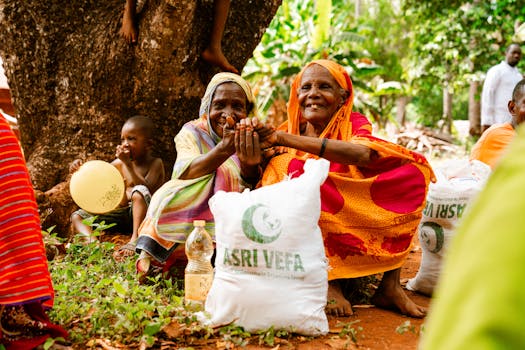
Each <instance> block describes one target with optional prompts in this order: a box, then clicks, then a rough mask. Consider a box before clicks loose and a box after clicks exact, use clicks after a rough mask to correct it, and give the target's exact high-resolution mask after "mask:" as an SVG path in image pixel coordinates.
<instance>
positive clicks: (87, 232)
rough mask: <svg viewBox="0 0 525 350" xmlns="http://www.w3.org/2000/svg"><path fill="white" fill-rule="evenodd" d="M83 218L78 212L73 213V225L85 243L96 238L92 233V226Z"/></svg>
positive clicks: (74, 230)
mask: <svg viewBox="0 0 525 350" xmlns="http://www.w3.org/2000/svg"><path fill="white" fill-rule="evenodd" d="M82 220H83V219H82V217H81V216H80V215H78V214H75V213H73V215H71V225H72V227H73V232H75V233H77V234H79V235H80V236H81V238H82V242H83V243H90V242H93V241H94V240H95V239H94V238H93V237H92V235H91V234H92V233H93V230H92V229H91V227H89V226H88V225H86V224H84V223H83V222H82Z"/></svg>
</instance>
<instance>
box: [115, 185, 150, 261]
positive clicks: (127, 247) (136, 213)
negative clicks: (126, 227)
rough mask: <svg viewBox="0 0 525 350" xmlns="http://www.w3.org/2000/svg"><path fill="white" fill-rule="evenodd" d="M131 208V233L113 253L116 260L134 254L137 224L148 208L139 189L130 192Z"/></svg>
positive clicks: (142, 218) (140, 221)
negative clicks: (125, 241)
mask: <svg viewBox="0 0 525 350" xmlns="http://www.w3.org/2000/svg"><path fill="white" fill-rule="evenodd" d="M131 208H132V210H131V211H132V213H133V233H132V234H131V238H130V239H129V242H128V243H127V244H124V245H123V246H121V247H120V248H119V249H118V250H117V251H115V252H114V253H113V258H114V259H115V260H116V261H118V262H120V261H122V260H123V259H124V258H126V257H129V256H133V255H135V246H136V244H135V241H136V240H137V238H138V231H139V226H140V224H141V223H142V220H144V218H145V217H146V211H147V209H148V206H147V204H146V200H145V199H144V197H143V196H142V194H141V193H140V192H139V191H135V192H133V193H132V194H131Z"/></svg>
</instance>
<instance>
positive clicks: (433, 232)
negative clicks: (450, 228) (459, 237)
mask: <svg viewBox="0 0 525 350" xmlns="http://www.w3.org/2000/svg"><path fill="white" fill-rule="evenodd" d="M420 239H421V241H422V242H423V244H425V245H426V246H427V248H428V250H429V251H430V252H431V253H438V252H439V251H440V250H441V248H443V243H444V242H445V234H444V233H443V227H441V225H439V224H437V223H435V222H432V221H427V222H425V223H424V224H423V225H421V229H420Z"/></svg>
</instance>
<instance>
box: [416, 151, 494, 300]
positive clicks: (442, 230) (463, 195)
mask: <svg viewBox="0 0 525 350" xmlns="http://www.w3.org/2000/svg"><path fill="white" fill-rule="evenodd" d="M434 172H435V174H436V178H437V181H436V182H435V183H431V184H430V186H429V189H428V194H427V203H426V206H425V209H424V210H423V216H422V218H421V222H420V223H419V227H418V238H419V243H420V245H421V252H422V255H421V263H420V266H419V271H418V272H417V274H416V276H415V277H414V278H412V279H410V280H409V281H408V283H407V289H409V290H412V291H418V292H420V293H423V294H426V295H432V292H433V291H434V287H435V285H436V282H437V280H438V278H439V274H440V271H441V264H442V259H443V256H444V255H445V254H446V251H447V247H448V245H449V244H450V240H451V239H452V237H453V236H454V233H455V229H456V227H457V225H458V222H459V221H460V219H461V217H462V216H463V215H464V213H465V210H466V209H467V206H468V205H469V203H472V200H473V199H474V198H475V196H476V195H477V194H478V193H479V192H480V191H481V190H482V189H483V187H484V186H485V182H486V180H487V179H488V177H489V175H490V172H491V170H490V167H489V166H488V165H486V164H485V163H483V162H480V161H477V160H472V161H468V160H451V161H448V162H446V163H444V164H442V165H441V166H440V167H439V168H436V169H434Z"/></svg>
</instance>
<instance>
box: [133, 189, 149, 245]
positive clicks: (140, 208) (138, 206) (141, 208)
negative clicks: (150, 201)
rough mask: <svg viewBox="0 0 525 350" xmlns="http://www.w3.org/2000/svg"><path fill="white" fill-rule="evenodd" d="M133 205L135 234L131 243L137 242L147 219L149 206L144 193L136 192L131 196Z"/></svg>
mask: <svg viewBox="0 0 525 350" xmlns="http://www.w3.org/2000/svg"><path fill="white" fill-rule="evenodd" d="M131 205H132V208H133V210H132V211H133V233H132V234H131V238H130V240H129V241H130V242H135V241H136V240H137V238H138V236H139V227H140V224H142V221H144V218H145V217H146V212H147V210H148V205H147V204H146V200H145V199H144V197H143V195H142V193H140V192H138V191H135V192H133V194H132V195H131Z"/></svg>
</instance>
